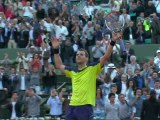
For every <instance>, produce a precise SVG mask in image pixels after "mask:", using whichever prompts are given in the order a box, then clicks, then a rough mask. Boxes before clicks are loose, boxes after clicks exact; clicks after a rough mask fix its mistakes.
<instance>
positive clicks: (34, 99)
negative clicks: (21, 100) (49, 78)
mask: <svg viewBox="0 0 160 120" xmlns="http://www.w3.org/2000/svg"><path fill="white" fill-rule="evenodd" d="M26 94H27V95H28V96H26V99H25V104H26V108H27V116H28V117H36V118H37V117H39V116H40V102H41V100H42V98H41V97H40V96H38V95H37V94H36V91H35V89H34V88H29V89H28V90H27V91H26ZM33 106H34V107H33Z"/></svg>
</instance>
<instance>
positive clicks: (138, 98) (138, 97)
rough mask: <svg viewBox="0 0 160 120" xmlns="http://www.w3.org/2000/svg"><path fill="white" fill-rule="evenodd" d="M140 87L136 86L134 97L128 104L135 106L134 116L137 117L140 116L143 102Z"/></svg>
mask: <svg viewBox="0 0 160 120" xmlns="http://www.w3.org/2000/svg"><path fill="white" fill-rule="evenodd" d="M141 96H142V89H140V88H137V89H136V90H135V98H134V99H133V100H132V101H130V105H131V106H132V107H135V111H134V118H139V119H140V116H141V110H142V104H143V99H142V97H141Z"/></svg>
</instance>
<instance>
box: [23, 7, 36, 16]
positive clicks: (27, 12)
mask: <svg viewBox="0 0 160 120" xmlns="http://www.w3.org/2000/svg"><path fill="white" fill-rule="evenodd" d="M23 10H24V13H23V16H24V17H29V18H33V13H34V9H33V7H31V6H26V7H23Z"/></svg>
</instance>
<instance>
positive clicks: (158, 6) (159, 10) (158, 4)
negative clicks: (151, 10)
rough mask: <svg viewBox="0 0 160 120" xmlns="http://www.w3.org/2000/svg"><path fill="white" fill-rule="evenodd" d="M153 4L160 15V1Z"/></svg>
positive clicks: (154, 0)
mask: <svg viewBox="0 0 160 120" xmlns="http://www.w3.org/2000/svg"><path fill="white" fill-rule="evenodd" d="M153 4H154V6H155V7H156V11H157V13H160V0H153Z"/></svg>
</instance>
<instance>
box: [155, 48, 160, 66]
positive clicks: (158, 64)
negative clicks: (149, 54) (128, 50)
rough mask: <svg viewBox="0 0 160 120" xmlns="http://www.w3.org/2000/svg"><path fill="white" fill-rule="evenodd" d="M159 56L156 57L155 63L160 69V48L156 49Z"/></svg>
mask: <svg viewBox="0 0 160 120" xmlns="http://www.w3.org/2000/svg"><path fill="white" fill-rule="evenodd" d="M156 53H157V56H156V57H155V58H154V64H155V65H156V66H157V67H158V68H159V69H160V50H157V51H156Z"/></svg>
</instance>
